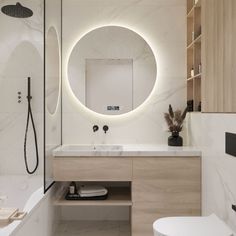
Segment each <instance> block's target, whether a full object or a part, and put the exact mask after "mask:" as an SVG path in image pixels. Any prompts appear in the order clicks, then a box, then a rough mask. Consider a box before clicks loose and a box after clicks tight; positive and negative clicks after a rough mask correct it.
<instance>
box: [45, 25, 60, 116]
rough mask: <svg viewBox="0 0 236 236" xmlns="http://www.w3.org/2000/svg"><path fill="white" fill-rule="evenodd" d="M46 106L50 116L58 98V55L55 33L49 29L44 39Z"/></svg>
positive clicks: (53, 111) (52, 29)
mask: <svg viewBox="0 0 236 236" xmlns="http://www.w3.org/2000/svg"><path fill="white" fill-rule="evenodd" d="M46 61H47V64H48V65H50V66H46V105H47V110H48V112H49V113H50V114H54V113H55V111H56V107H57V103H58V96H59V78H60V55H59V42H58V38H57V32H56V30H55V28H54V27H50V29H49V30H48V34H47V39H46Z"/></svg>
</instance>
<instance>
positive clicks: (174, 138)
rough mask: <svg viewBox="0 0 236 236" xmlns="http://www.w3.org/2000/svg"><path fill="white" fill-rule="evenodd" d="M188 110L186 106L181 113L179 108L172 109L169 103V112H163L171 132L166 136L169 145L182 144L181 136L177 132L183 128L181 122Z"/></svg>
mask: <svg viewBox="0 0 236 236" xmlns="http://www.w3.org/2000/svg"><path fill="white" fill-rule="evenodd" d="M187 112H188V107H187V108H186V109H185V110H184V112H183V113H182V112H181V111H180V110H176V111H173V109H172V106H171V105H169V112H168V113H165V114H164V117H165V120H166V123H167V125H168V128H169V130H168V131H169V132H171V136H170V137H169V138H168V145H169V146H183V138H182V137H181V136H179V133H180V132H181V131H182V129H183V122H184V119H185V117H186V114H187Z"/></svg>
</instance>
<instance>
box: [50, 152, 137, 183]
mask: <svg viewBox="0 0 236 236" xmlns="http://www.w3.org/2000/svg"><path fill="white" fill-rule="evenodd" d="M53 176H54V180H56V181H131V180H132V159H130V158H122V157H119V158H113V157H57V158H54V161H53Z"/></svg>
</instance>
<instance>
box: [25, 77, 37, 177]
mask: <svg viewBox="0 0 236 236" xmlns="http://www.w3.org/2000/svg"><path fill="white" fill-rule="evenodd" d="M27 82H28V93H27V97H26V98H27V101H28V112H27V122H26V130H25V139H24V160H25V167H26V171H27V173H28V174H34V173H35V171H36V170H37V168H38V165H39V154H38V141H37V133H36V128H35V124H34V118H33V113H32V109H31V99H32V96H31V78H30V77H28V81H27ZM30 120H31V123H32V127H33V132H34V144H35V152H36V164H35V168H34V169H33V170H32V171H31V170H30V169H29V165H28V160H27V150H26V149H27V134H28V129H29V122H30Z"/></svg>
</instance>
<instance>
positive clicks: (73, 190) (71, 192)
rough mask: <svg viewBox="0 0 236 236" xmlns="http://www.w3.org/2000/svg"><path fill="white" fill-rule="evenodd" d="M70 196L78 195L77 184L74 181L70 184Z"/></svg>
mask: <svg viewBox="0 0 236 236" xmlns="http://www.w3.org/2000/svg"><path fill="white" fill-rule="evenodd" d="M69 194H70V195H74V194H77V188H76V183H75V182H74V181H73V182H71V183H70V186H69Z"/></svg>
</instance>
